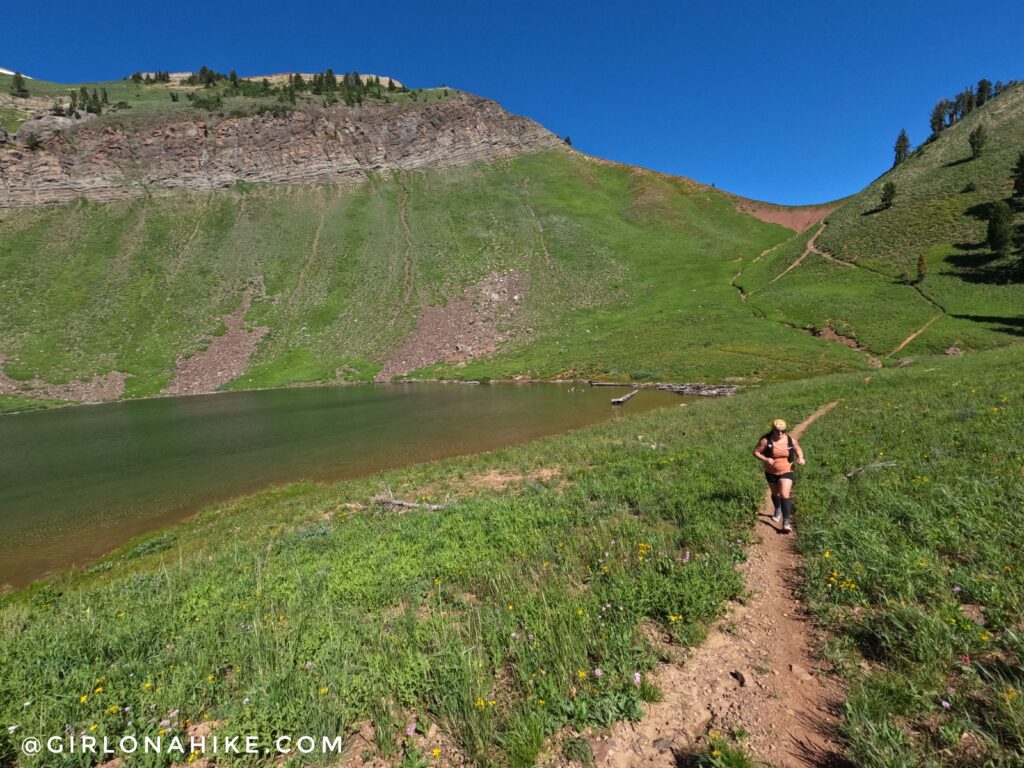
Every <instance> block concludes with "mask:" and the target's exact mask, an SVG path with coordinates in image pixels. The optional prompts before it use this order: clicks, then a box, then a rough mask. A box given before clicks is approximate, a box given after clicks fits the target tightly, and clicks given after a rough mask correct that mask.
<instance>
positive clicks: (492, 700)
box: [487, 699, 498, 707]
mask: <svg viewBox="0 0 1024 768" xmlns="http://www.w3.org/2000/svg"><path fill="white" fill-rule="evenodd" d="M497 703H498V702H497V701H496V700H495V699H488V700H487V706H488V707H493V706H494V705H495V704H497Z"/></svg>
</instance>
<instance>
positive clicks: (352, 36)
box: [0, 0, 1024, 204]
mask: <svg viewBox="0 0 1024 768" xmlns="http://www.w3.org/2000/svg"><path fill="white" fill-rule="evenodd" d="M973 5H974V4H969V3H963V2H954V1H953V0H931V1H930V2H928V3H927V4H925V3H921V2H910V1H909V0H888V2H885V3H881V2H872V0H868V2H864V0H861V1H860V2H838V1H830V0H816V1H815V2H810V1H808V2H787V1H786V0H777V1H776V2H770V1H769V2H764V1H763V0H762V1H761V2H746V0H743V1H742V2H700V3H697V2H687V1H677V2H642V0H641V2H638V3H623V2H604V0H589V1H588V2H557V0H548V2H535V1H534V0H520V1H519V2H495V1H494V0H491V2H484V1H480V2H476V1H471V0H461V1H457V0H432V1H431V2H426V1H422V0H421V1H420V2H416V1H415V0H393V2H390V3H373V2H365V0H364V1H363V2H360V3H349V2H337V1H336V2H320V1H319V0H309V1H307V2H304V3H296V4H289V3H281V2H273V3H268V2H261V1H257V2H246V3H240V2H233V1H229V2H211V3H203V4H195V3H189V4H184V3H180V4H179V3H174V2H170V3H127V2H109V1H107V0H97V1H94V2H80V0H75V1H74V2H70V1H68V0H52V1H51V2H49V3H47V4H46V5H45V10H43V6H42V5H40V4H39V3H10V4H7V5H5V7H4V11H3V20H2V22H0V66H3V67H9V68H16V69H20V70H23V71H24V72H26V73H28V74H30V75H33V76H36V77H42V78H45V79H48V80H57V81H60V82H74V81H82V80H97V79H112V78H117V77H121V76H123V75H125V74H127V73H128V72H131V71H133V70H136V69H167V70H171V71H179V70H190V69H197V68H198V67H199V66H200V65H201V64H206V65H208V66H210V67H213V68H215V69H217V70H221V71H227V70H229V69H236V70H237V71H238V72H239V73H240V74H265V73H270V72H281V71H318V70H322V69H325V68H326V67H328V66H331V67H333V68H334V69H335V70H336V71H339V72H341V71H347V70H358V71H361V72H374V73H378V74H385V75H392V76H394V77H396V78H398V79H399V80H402V81H404V82H405V83H407V84H408V85H411V86H423V87H425V86H432V85H440V84H442V83H443V84H448V85H451V86H452V87H455V88H460V89H463V90H467V91H471V92H474V93H478V94H480V95H483V96H487V97H489V98H493V99H495V100H497V101H499V102H500V103H501V104H503V105H504V106H505V107H507V108H508V109H510V110H512V111H513V112H516V113H519V114H523V115H527V116H529V117H532V118H534V119H535V120H538V121H539V122H541V123H542V124H544V125H545V126H547V127H548V128H550V129H551V130H552V131H555V132H556V133H558V134H559V135H566V134H568V135H570V136H571V137H572V140H573V144H574V145H575V146H576V147H577V148H579V149H581V150H583V151H585V152H588V153H590V154H594V155H598V156H601V157H607V158H610V159H613V160H619V161H622V162H626V163H633V164H637V165H643V166H646V167H649V168H654V169H656V170H660V171H665V172H667V173H675V174H681V175H684V176H689V177H691V178H695V179H698V180H700V181H704V182H707V183H714V184H716V185H717V186H719V187H721V188H723V189H728V190H730V191H732V192H736V193H738V194H742V195H746V196H748V197H753V198H756V199H762V200H771V201H775V202H780V203H789V204H797V203H811V202H821V201H825V200H830V199H834V198H837V197H841V196H843V195H847V194H850V193H852V192H855V191H857V190H858V189H859V188H860V187H862V186H863V185H864V184H865V183H867V182H868V181H870V180H871V179H873V178H875V177H876V176H877V175H878V174H879V173H881V172H882V171H884V170H885V169H886V168H887V167H888V165H889V164H890V163H891V159H892V145H893V142H894V140H895V138H896V135H897V133H898V132H899V130H900V128H903V127H906V129H907V130H908V131H909V133H910V137H911V140H912V141H913V142H914V143H915V144H916V143H918V142H919V141H921V140H922V139H924V138H925V136H926V134H927V131H928V115H929V112H930V111H931V107H932V105H933V104H934V103H935V102H936V101H938V100H939V99H940V98H942V97H943V96H947V95H952V94H954V93H955V92H957V91H958V90H960V89H961V88H963V87H964V86H966V85H969V84H973V83H975V82H977V80H978V79H979V78H981V77H988V78H989V79H991V80H992V81H993V82H994V81H996V80H1010V79H1024V57H1022V56H1021V52H1022V51H1024V49H1022V48H1021V42H1020V23H1019V15H1018V14H1019V8H1017V7H1015V6H1016V5H1017V3H1016V2H1014V1H1013V0H990V2H988V3H986V4H985V5H984V6H983V7H984V12H985V13H984V15H982V14H981V13H980V12H978V11H976V10H974V9H973V8H972V6H973ZM978 7H981V6H978Z"/></svg>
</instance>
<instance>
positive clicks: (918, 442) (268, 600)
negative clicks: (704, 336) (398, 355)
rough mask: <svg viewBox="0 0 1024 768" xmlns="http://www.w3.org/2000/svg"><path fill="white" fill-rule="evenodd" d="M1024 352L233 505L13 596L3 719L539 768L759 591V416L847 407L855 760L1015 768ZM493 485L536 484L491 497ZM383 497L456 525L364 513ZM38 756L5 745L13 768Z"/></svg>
mask: <svg viewBox="0 0 1024 768" xmlns="http://www.w3.org/2000/svg"><path fill="white" fill-rule="evenodd" d="M1022 355H1024V352H1022V350H1021V348H1019V347H1018V348H1012V349H1009V350H997V351H993V352H987V353H982V354H979V355H976V356H972V357H968V358H941V359H938V360H936V361H934V362H929V363H928V364H927V365H920V366H914V367H911V368H908V369H905V370H897V369H893V370H885V371H880V372H878V373H876V374H874V376H873V377H872V378H870V380H865V377H864V376H863V375H862V374H859V373H858V374H856V375H848V376H838V377H826V378H821V379H818V380H815V381H810V382H797V383H788V384H776V385H773V386H770V387H766V388H764V389H762V390H760V391H750V392H747V393H744V394H740V395H737V396H736V397H734V398H730V399H728V400H722V401H706V402H702V403H699V404H695V405H691V406H689V407H687V408H685V409H683V408H670V409H665V410H660V411H654V412H651V413H648V414H644V415H641V416H638V417H628V418H625V419H624V420H621V421H618V422H616V423H612V424H607V425H603V426H601V427H597V428H592V429H588V430H584V431H581V432H577V433H574V434H570V435H565V436H560V437H556V438H552V439H548V440H544V441H541V442H539V443H534V444H531V445H527V446H522V447H518V448H514V449H509V450H505V451H501V452H498V453H494V454H487V455H481V456H476V457H472V458H468V459H458V460H452V461H446V462H440V463H437V464H431V465H424V466H419V467H413V468H410V469H406V470H402V471H399V472H393V473H389V474H387V475H382V476H379V477H374V478H368V479H365V480H361V481H356V482H349V483H343V484H339V485H334V486H328V487H316V486H311V485H308V484H306V485H296V486H291V487H288V488H282V489H277V490H273V491H268V492H265V493H261V494H259V495H256V496H253V497H250V498H246V499H242V500H239V501H237V502H235V503H232V504H228V505H223V506H220V507H217V508H214V509H210V510H208V511H206V512H204V513H203V514H201V515H200V516H199V517H198V518H196V519H195V520H193V521H191V522H189V523H187V524H184V525H182V526H179V527H177V528H175V529H173V530H171V531H168V532H164V533H161V534H156V535H153V536H150V537H147V538H146V539H144V540H142V541H138V542H135V543H133V544H131V545H128V546H126V547H124V548H122V549H120V550H119V551H117V552H115V553H113V554H112V555H111V556H109V557H108V558H106V559H104V560H103V561H101V562H99V563H97V564H95V565H94V566H92V567H91V568H89V569H88V570H87V571H86V572H84V573H81V574H77V575H66V576H64V577H60V578H57V579H55V580H53V581H51V582H48V583H45V584H43V585H40V586H37V587H35V588H32V589H30V590H27V591H24V592H22V593H18V594H15V595H11V596H8V597H6V598H4V599H3V601H2V603H0V661H2V662H3V666H4V670H5V674H4V675H3V676H2V682H0V694H2V695H0V708H2V709H0V722H3V723H4V724H5V725H6V724H11V725H19V724H20V725H21V727H22V730H23V731H24V732H26V733H28V732H29V724H31V727H32V731H33V732H40V733H49V732H54V733H58V732H63V729H64V727H65V725H67V724H69V723H70V724H71V727H72V728H73V729H74V730H76V731H78V730H82V731H85V732H87V733H88V732H92V733H95V734H97V735H99V736H102V735H108V736H116V735H119V734H122V733H125V732H130V731H135V732H136V733H138V734H142V733H150V734H156V733H157V732H158V731H159V730H160V729H165V730H168V731H170V732H172V733H181V732H184V731H188V730H190V729H191V728H194V727H195V724H196V723H202V722H208V721H209V722H213V723H214V726H215V727H216V728H217V729H218V732H219V733H220V734H221V735H227V734H234V733H259V734H261V735H263V736H265V737H269V736H270V735H272V734H277V733H293V732H294V733H297V732H305V730H303V729H312V730H313V731H314V732H318V733H320V732H326V733H334V732H336V731H341V732H345V733H351V732H355V731H357V730H359V729H360V728H361V724H363V723H365V722H367V721H372V722H373V724H374V726H375V727H376V733H377V737H376V742H375V743H374V742H373V740H372V739H371V741H370V742H368V743H366V745H365V746H361V747H360V748H361V749H364V750H365V751H366V752H367V753H368V754H373V753H381V754H385V755H398V756H400V755H402V754H403V752H404V754H405V759H407V760H409V761H410V762H409V763H407V764H417V765H419V764H448V761H449V760H450V759H451V755H452V753H453V752H455V751H458V752H459V753H461V754H463V755H466V756H467V757H468V758H469V759H470V761H471V762H472V764H475V765H494V764H499V765H532V764H534V763H535V762H536V761H537V760H538V759H539V758H540V756H542V755H543V754H544V753H545V750H547V749H551V746H550V744H551V742H546V741H545V739H546V738H547V737H548V736H550V735H551V734H553V733H555V732H556V731H558V730H559V729H561V728H562V727H563V726H565V725H569V726H572V727H575V728H578V729H582V728H584V727H587V726H596V727H600V726H603V725H607V724H608V723H610V722H611V721H613V720H616V719H622V718H631V717H635V716H637V713H638V706H639V703H640V702H641V701H642V700H644V699H650V698H652V697H656V696H657V695H658V694H657V691H655V690H654V689H653V688H651V687H650V686H649V685H648V684H647V683H646V682H645V673H646V671H647V670H649V669H651V665H652V664H653V661H654V657H653V655H652V651H651V650H650V649H649V647H648V646H647V644H646V641H645V640H644V639H643V633H642V631H641V627H642V625H643V624H644V623H645V622H651V621H653V622H657V623H659V624H661V625H662V626H663V627H664V629H665V630H666V631H667V632H669V633H670V634H671V635H672V636H673V637H674V638H675V641H676V642H677V643H679V644H680V645H686V644H690V643H693V642H695V641H697V640H699V638H700V637H701V635H702V631H703V630H702V628H703V627H704V626H705V624H706V622H708V621H709V620H710V619H712V618H713V617H714V616H716V615H717V614H718V612H719V611H720V609H721V606H722V602H723V601H724V600H726V599H729V598H732V597H735V596H737V594H738V591H739V589H740V584H739V581H738V577H737V574H736V573H735V572H734V571H733V570H732V566H733V564H734V563H735V562H736V561H737V559H738V558H741V557H742V556H743V554H742V546H738V545H741V544H742V543H743V541H744V540H746V538H747V536H748V532H749V527H750V525H751V523H752V521H753V519H754V518H753V515H752V512H753V511H754V510H755V508H756V507H757V505H758V502H759V500H760V497H761V493H762V486H763V481H762V479H761V476H760V471H759V470H758V468H757V467H756V466H754V462H753V460H752V459H751V458H750V455H749V450H750V445H751V444H752V441H753V440H754V439H755V438H756V436H757V435H758V434H760V432H761V430H762V429H763V424H764V420H765V418H766V417H767V416H768V415H775V414H780V413H781V414H785V415H786V417H787V418H789V419H791V420H792V421H798V420H799V419H801V418H803V417H805V416H807V415H808V414H809V413H810V412H811V411H813V410H814V409H815V408H816V407H817V406H819V405H821V404H822V403H825V402H829V401H831V400H834V399H840V400H841V403H840V406H839V408H837V409H836V410H835V411H833V412H832V413H831V414H829V415H828V416H826V417H825V418H823V419H822V420H821V421H819V422H818V423H817V424H815V426H814V427H813V428H812V429H811V430H810V431H809V432H808V434H807V435H806V436H805V437H804V439H803V445H804V448H805V450H806V451H807V453H808V457H809V459H810V463H809V464H808V466H807V467H806V470H805V472H804V475H803V476H802V480H801V483H800V488H799V493H800V501H799V513H798V514H799V520H798V524H799V525H800V526H801V532H802V535H801V538H800V539H799V541H800V542H801V546H802V547H803V549H804V551H805V554H806V555H807V558H808V560H807V565H806V573H807V581H806V591H807V594H808V596H809V597H810V599H811V600H812V604H813V606H814V607H815V610H816V611H817V612H818V614H819V615H820V616H821V618H822V620H823V625H824V627H825V628H826V629H827V630H828V631H829V632H830V633H831V637H832V641H831V644H830V654H831V658H832V659H833V660H834V662H835V663H836V664H837V665H838V667H839V669H840V671H841V672H843V674H845V675H847V676H848V678H849V681H850V684H851V686H852V687H851V693H850V698H849V706H848V712H847V721H846V734H847V737H848V738H849V744H850V749H851V756H852V757H853V758H854V762H855V763H856V764H858V765H871V766H883V765H886V766H895V765H900V766H940V765H950V766H952V765H965V764H978V765H980V764H981V761H982V760H983V759H989V760H991V761H992V762H990V763H989V764H993V765H995V764H1006V765H1009V764H1011V762H1008V761H1011V760H1012V755H1013V754H1019V752H1020V750H1022V749H1024V710H1022V709H1021V707H1022V706H1024V696H1022V695H1020V692H1021V689H1022V686H1024V680H1021V678H1020V662H1021V660H1022V658H1024V647H1022V646H1021V643H1020V626H1019V621H1020V616H1021V615H1022V614H1024V582H1022V581H1021V574H1020V572H1019V571H1020V569H1019V561H1020V552H1021V549H1022V547H1024V539H1022V531H1024V519H1021V509H1022V506H1021V502H1022V501H1024V497H1022V495H1021V494H1022V483H1021V474H1020V465H1021V463H1022V461H1024V456H1022V455H1021V453H1020V449H1019V446H1018V445H1016V443H1015V442H1014V437H1015V434H1016V433H1015V430H1014V428H1013V426H1014V425H1016V424H1019V423H1020V421H1021V419H1022V418H1024V411H1022V408H1021V406H1020V403H1021V402H1024V382H1022V380H1021V378H1020V377H1019V376H1017V375H1016V372H1017V371H1018V370H1019V368H1020V365H1021V363H1022V361H1024V359H1022ZM879 416H882V418H879ZM490 470H498V471H499V472H501V473H503V474H504V475H505V476H507V477H509V478H510V479H511V480H512V485H511V486H510V487H509V488H507V489H505V491H504V492H498V491H494V490H488V489H487V488H486V486H484V485H482V484H481V483H480V478H481V477H482V476H484V474H485V473H487V472H488V471H490ZM538 470H546V471H547V473H546V474H544V475H543V476H544V477H546V478H547V479H546V480H543V481H539V480H537V479H531V478H536V477H538V476H539V475H537V474H536V473H537V471H538ZM855 470H859V471H855ZM552 472H553V474H552ZM848 475H850V477H849V479H848V477H847V476H848ZM385 485H386V486H388V487H390V488H393V489H395V490H396V492H397V493H399V494H400V495H401V496H404V497H405V498H410V499H415V498H420V499H425V500H430V501H435V502H440V501H444V500H448V501H450V502H453V506H450V507H448V508H447V509H444V510H440V511H426V510H420V511H412V512H407V513H405V514H395V513H387V512H384V511H382V510H380V509H379V508H375V507H373V506H372V505H371V506H369V507H368V508H363V507H362V506H361V505H364V504H366V503H367V502H368V500H369V498H370V497H371V496H372V495H373V494H375V493H377V492H379V490H380V488H381V487H383V486H385ZM965 658H966V659H969V662H967V661H965V660H964V659H965ZM595 670H601V674H597V673H596V672H595ZM637 673H639V676H640V680H641V684H640V685H635V684H634V681H635V678H634V675H636V674H637ZM749 674H751V675H755V674H756V675H760V674H762V673H761V672H757V671H756V670H755V671H751V672H750V673H749ZM763 674H768V673H767V671H766V672H764V673H763ZM950 691H952V692H950ZM24 702H29V703H28V704H27V705H24V706H23V703H24ZM943 702H946V703H948V704H949V706H948V707H947V706H946V705H945V704H944V703H943ZM126 707H128V708H130V709H125V708H126ZM136 713H143V714H142V715H141V716H140V715H139V714H136ZM146 713H151V714H146ZM413 717H415V718H417V723H418V726H417V727H416V729H414V735H413V736H410V737H406V736H405V728H406V726H407V724H408V723H409V722H410V721H411V720H412V718H413ZM162 720H166V721H168V722H166V723H163V722H162ZM432 723H436V724H438V725H439V726H440V730H439V731H434V730H432V729H431V728H430V725H431V724H432ZM364 730H365V729H364ZM965 734H966V735H965ZM14 738H15V737H14V736H11V735H10V734H9V733H8V732H7V730H6V729H0V739H4V740H6V741H0V744H2V745H4V746H3V750H6V751H3V750H0V751H3V754H4V755H5V756H6V755H7V754H8V753H9V752H10V750H12V749H14V748H15V747H16V741H14V740H13V739H14ZM434 749H439V750H441V753H440V754H439V756H438V757H437V758H436V759H431V757H430V756H431V755H432V754H433V750H434ZM971 755H973V756H974V757H971ZM978 755H981V758H978V759H977V760H976V761H975V762H970V760H973V759H974V758H977V757H978ZM421 758H424V759H425V762H424V763H415V762H412V761H413V760H414V759H421ZM25 764H32V763H31V762H28V763H25ZM48 764H51V765H52V764H54V763H52V762H50V763H48Z"/></svg>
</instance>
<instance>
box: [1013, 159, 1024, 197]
mask: <svg viewBox="0 0 1024 768" xmlns="http://www.w3.org/2000/svg"><path fill="white" fill-rule="evenodd" d="M1012 178H1013V198H1014V200H1018V201H1024V152H1021V153H1020V154H1019V155H1017V164H1016V165H1015V166H1013V175H1012Z"/></svg>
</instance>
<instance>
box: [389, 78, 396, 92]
mask: <svg viewBox="0 0 1024 768" xmlns="http://www.w3.org/2000/svg"><path fill="white" fill-rule="evenodd" d="M388 90H389V91H393V90H395V81H394V80H392V79H391V78H390V77H389V78H388Z"/></svg>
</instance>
